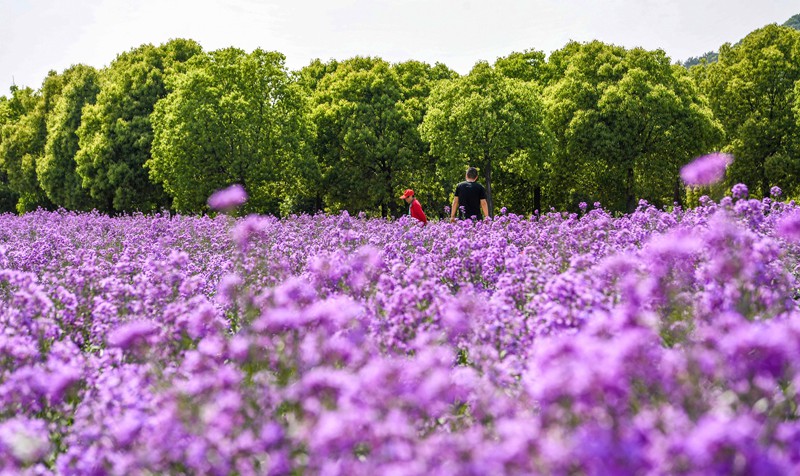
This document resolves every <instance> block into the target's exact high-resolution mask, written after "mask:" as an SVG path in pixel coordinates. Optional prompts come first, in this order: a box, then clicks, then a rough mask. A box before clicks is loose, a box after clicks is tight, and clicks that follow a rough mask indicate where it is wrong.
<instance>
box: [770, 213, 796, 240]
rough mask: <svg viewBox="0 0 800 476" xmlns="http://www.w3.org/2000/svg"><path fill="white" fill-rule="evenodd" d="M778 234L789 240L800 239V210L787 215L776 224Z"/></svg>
mask: <svg viewBox="0 0 800 476" xmlns="http://www.w3.org/2000/svg"><path fill="white" fill-rule="evenodd" d="M775 231H777V232H778V235H779V236H781V237H783V238H786V239H787V240H800V212H797V211H795V212H794V213H791V214H788V215H785V216H784V217H783V218H781V220H780V221H779V222H778V223H777V225H775Z"/></svg>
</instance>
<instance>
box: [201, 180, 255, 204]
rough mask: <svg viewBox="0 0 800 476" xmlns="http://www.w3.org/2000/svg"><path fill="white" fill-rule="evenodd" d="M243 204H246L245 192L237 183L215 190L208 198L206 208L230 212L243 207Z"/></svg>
mask: <svg viewBox="0 0 800 476" xmlns="http://www.w3.org/2000/svg"><path fill="white" fill-rule="evenodd" d="M245 202H247V192H245V190H244V187H242V186H241V185H239V184H238V183H237V184H234V185H231V186H230V187H228V188H223V189H222V190H217V191H216V192H214V193H212V194H211V196H210V197H208V206H209V207H211V209H212V210H221V211H227V210H232V209H234V208H236V207H238V206H241V205H244V203H245Z"/></svg>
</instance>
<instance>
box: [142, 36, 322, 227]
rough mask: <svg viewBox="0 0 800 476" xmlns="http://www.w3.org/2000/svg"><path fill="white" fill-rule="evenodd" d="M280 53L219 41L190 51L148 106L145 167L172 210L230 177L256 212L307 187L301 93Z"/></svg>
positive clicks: (192, 206)
mask: <svg viewBox="0 0 800 476" xmlns="http://www.w3.org/2000/svg"><path fill="white" fill-rule="evenodd" d="M284 61H285V58H284V56H283V55H282V54H280V53H277V52H267V51H263V50H260V49H256V50H255V51H253V52H252V53H250V54H247V53H245V52H244V51H242V50H239V49H236V48H226V49H222V50H217V51H213V52H211V53H209V54H204V55H197V56H195V57H194V58H193V59H192V60H191V61H190V62H189V63H188V65H187V66H188V68H187V70H186V72H185V73H183V74H181V75H178V76H175V77H174V78H173V80H172V81H171V83H172V88H173V91H172V92H171V93H170V94H169V95H168V96H167V97H166V98H164V99H162V100H161V101H159V102H158V104H157V105H156V107H155V112H154V113H153V128H154V141H153V157H152V158H151V159H150V160H148V161H147V163H146V167H147V168H148V169H149V170H150V176H151V178H152V179H153V180H154V181H155V182H157V183H160V184H163V186H164V189H165V190H166V191H167V193H168V194H169V195H170V196H171V197H172V199H173V203H172V205H173V207H174V208H175V209H176V210H179V211H183V212H188V211H191V212H197V211H201V210H205V209H207V207H206V199H207V198H208V196H209V195H211V193H213V192H214V191H215V190H217V189H220V188H223V187H225V186H228V185H230V184H232V183H239V184H242V185H243V186H244V187H245V189H246V190H247V191H248V193H249V195H250V200H249V201H248V204H247V208H248V209H250V210H253V211H258V212H264V213H275V214H277V213H279V211H280V205H281V200H287V199H291V197H295V198H296V196H297V195H298V194H300V195H303V194H306V195H308V194H311V193H313V190H310V189H309V187H308V185H307V184H308V182H309V181H313V180H312V179H313V178H314V175H315V174H317V173H318V171H317V167H316V164H315V163H314V162H313V158H312V157H311V155H310V150H309V146H308V143H309V139H310V132H309V125H308V124H307V114H306V108H307V104H306V99H305V96H304V95H303V94H302V93H301V92H302V91H301V89H300V87H299V86H298V85H297V84H295V83H294V82H293V81H292V80H291V78H290V77H289V74H288V72H287V71H286V68H285V66H284ZM304 187H305V188H304ZM288 211H292V210H291V209H290V210H288Z"/></svg>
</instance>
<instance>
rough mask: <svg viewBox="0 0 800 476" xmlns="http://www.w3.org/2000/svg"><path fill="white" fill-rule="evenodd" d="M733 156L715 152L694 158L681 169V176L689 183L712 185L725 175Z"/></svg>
mask: <svg viewBox="0 0 800 476" xmlns="http://www.w3.org/2000/svg"><path fill="white" fill-rule="evenodd" d="M731 162H733V156H731V155H728V154H723V153H720V152H715V153H713V154H709V155H704V156H702V157H699V158H697V159H695V160H693V161H692V162H691V163H689V164H687V165H685V166H684V167H683V168H682V169H681V178H682V179H683V181H684V182H686V184H687V185H711V184H714V183H717V182H719V181H720V180H722V179H723V178H724V177H725V169H726V168H727V167H728V166H729V165H730V164H731Z"/></svg>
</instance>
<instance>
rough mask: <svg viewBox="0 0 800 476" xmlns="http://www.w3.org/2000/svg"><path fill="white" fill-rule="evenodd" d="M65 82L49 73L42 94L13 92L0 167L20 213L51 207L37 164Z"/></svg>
mask: <svg viewBox="0 0 800 476" xmlns="http://www.w3.org/2000/svg"><path fill="white" fill-rule="evenodd" d="M62 82H63V81H62V78H61V76H60V75H58V74H57V73H56V72H55V71H50V72H49V73H48V75H47V77H46V78H45V80H44V82H43V83H42V87H41V89H40V90H39V91H33V90H32V89H30V88H24V89H19V88H12V99H11V101H10V115H9V119H8V120H7V121H6V123H5V124H4V125H3V126H2V131H0V167H2V169H3V172H4V174H5V178H6V184H7V187H8V190H9V191H10V192H11V193H12V194H13V195H15V196H16V197H18V198H17V203H16V210H17V211H18V212H20V213H23V212H26V211H31V210H35V209H36V208H38V207H52V203H51V202H50V200H48V198H47V196H46V195H45V193H44V191H43V190H42V189H41V187H40V186H39V181H38V178H37V175H36V164H37V162H38V161H40V160H41V157H42V156H43V155H44V148H45V143H46V142H47V123H46V121H47V116H48V115H49V114H50V112H51V111H52V109H53V107H54V104H55V102H56V101H57V99H58V96H59V95H60V94H61V88H62Z"/></svg>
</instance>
